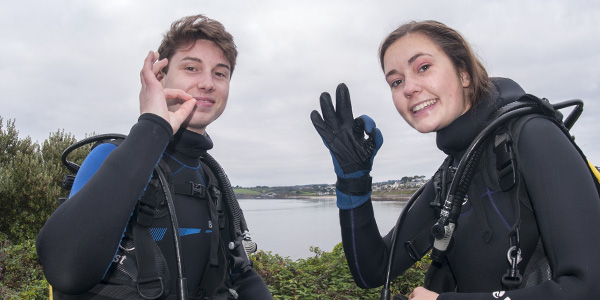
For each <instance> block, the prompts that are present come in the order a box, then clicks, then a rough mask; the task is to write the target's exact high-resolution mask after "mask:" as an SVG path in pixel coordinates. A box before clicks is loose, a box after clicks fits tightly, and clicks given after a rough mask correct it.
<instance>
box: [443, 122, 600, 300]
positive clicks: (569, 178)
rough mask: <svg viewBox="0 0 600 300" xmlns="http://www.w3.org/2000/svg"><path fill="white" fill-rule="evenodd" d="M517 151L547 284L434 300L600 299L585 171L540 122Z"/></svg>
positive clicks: (598, 244)
mask: <svg viewBox="0 0 600 300" xmlns="http://www.w3.org/2000/svg"><path fill="white" fill-rule="evenodd" d="M517 147H518V155H519V162H520V167H521V170H522V174H523V177H524V180H525V184H526V186H527V191H528V193H529V196H530V199H531V202H532V205H533V207H534V212H535V215H536V220H537V223H538V228H539V232H540V236H541V239H542V242H543V245H544V249H545V251H546V254H547V257H548V261H549V264H550V267H551V269H552V273H553V274H552V280H549V281H546V282H544V283H542V284H540V285H537V286H534V287H530V288H525V289H519V290H512V291H506V292H500V293H496V295H495V296H496V297H494V295H493V294H492V291H490V292H489V293H475V294H457V293H448V294H442V295H440V297H439V298H438V299H439V300H447V299H490V300H492V299H511V300H520V299H523V300H525V299H527V300H532V299H533V300H535V299H540V300H542V299H600V285H599V284H598V282H600V256H599V255H597V253H596V252H597V251H598V249H600V239H598V238H597V236H598V232H597V229H598V228H600V218H598V216H599V215H600V199H599V196H598V192H597V190H596V187H595V185H594V182H593V178H592V176H590V172H589V169H588V166H587V165H586V163H585V162H584V160H583V159H581V156H580V155H579V153H578V152H577V150H576V149H575V147H574V146H573V145H572V144H571V142H570V141H569V140H568V138H567V137H566V136H565V135H564V134H563V133H562V132H561V131H560V129H559V128H558V127H557V126H556V125H554V124H553V123H552V122H551V121H549V120H546V119H543V118H533V119H531V120H530V121H528V122H527V123H526V124H525V126H524V127H523V131H522V132H521V136H520V138H519V141H518V144H517ZM500 294H502V296H501V297H499V295H500Z"/></svg>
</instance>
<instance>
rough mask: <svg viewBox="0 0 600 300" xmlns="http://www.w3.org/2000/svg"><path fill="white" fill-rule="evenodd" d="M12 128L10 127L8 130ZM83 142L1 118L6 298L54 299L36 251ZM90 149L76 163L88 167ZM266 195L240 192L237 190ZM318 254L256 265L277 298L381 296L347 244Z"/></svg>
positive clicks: (0, 219) (1, 258)
mask: <svg viewBox="0 0 600 300" xmlns="http://www.w3.org/2000/svg"><path fill="white" fill-rule="evenodd" d="M4 124H6V125H4ZM74 142H75V138H74V137H73V136H72V135H71V134H68V133H64V131H57V132H55V133H52V134H51V135H50V137H49V138H48V139H47V140H46V141H44V142H43V143H42V144H37V143H34V142H32V141H31V139H30V138H29V137H26V138H23V139H20V138H19V136H18V131H17V130H16V128H15V121H14V120H13V121H11V120H8V121H7V122H6V123H5V122H4V121H3V119H2V117H0V212H2V213H0V300H5V299H48V294H49V293H48V283H47V282H46V280H45V278H44V275H43V272H42V269H41V266H40V265H39V262H38V258H37V253H36V250H35V237H36V235H37V233H38V231H39V230H40V228H41V227H42V226H43V224H44V222H45V220H46V219H48V217H49V216H50V215H51V214H52V212H53V211H54V210H55V209H56V207H57V206H58V199H59V198H60V197H64V196H65V194H66V191H64V190H62V189H61V184H62V178H63V176H64V175H65V174H66V173H67V170H66V168H65V167H64V166H63V165H62V163H61V154H62V151H63V150H64V149H65V148H66V147H68V146H69V145H71V144H73V143H74ZM87 153H89V148H87V149H86V148H84V149H79V150H77V151H75V152H73V153H72V154H71V155H70V156H69V160H71V161H73V162H75V163H77V164H81V162H82V161H83V158H84V157H85V155H86V154H87ZM257 189H261V190H260V193H269V192H270V191H271V192H272V191H278V192H281V191H288V192H289V193H290V194H295V195H316V194H317V192H319V191H321V192H322V191H323V190H325V189H326V185H320V186H317V187H313V188H312V190H310V189H304V188H291V189H289V188H285V187H280V188H269V187H257ZM238 192H240V193H259V192H258V191H256V190H255V189H242V188H240V187H236V193H238ZM312 251H313V253H314V256H312V257H310V258H307V259H299V260H297V261H292V260H290V259H289V258H284V257H281V256H279V255H277V254H271V253H270V252H258V253H256V254H255V255H253V260H254V262H255V267H256V269H257V271H258V272H259V273H260V274H261V275H262V276H263V278H264V279H265V281H266V282H267V284H268V285H269V287H270V289H271V291H272V293H273V295H274V297H275V298H276V299H374V298H377V297H378V296H377V295H379V290H380V289H372V290H363V289H360V288H358V287H357V286H356V285H355V284H354V281H353V280H352V277H351V275H350V271H349V269H348V266H347V263H346V259H345V257H344V255H343V250H342V248H341V245H338V246H336V247H335V248H334V249H333V251H332V252H323V251H321V250H320V249H318V248H314V249H312ZM427 266H428V262H427V261H425V262H423V263H418V264H416V265H415V267H414V268H413V269H411V270H409V271H408V272H406V273H405V275H404V276H403V277H400V278H398V279H396V280H395V281H394V283H393V284H392V292H393V293H403V294H406V293H408V292H409V291H410V290H411V289H412V288H413V287H414V286H417V285H420V284H422V279H423V273H424V270H426V268H427Z"/></svg>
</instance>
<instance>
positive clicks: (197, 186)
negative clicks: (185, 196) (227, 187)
mask: <svg viewBox="0 0 600 300" xmlns="http://www.w3.org/2000/svg"><path fill="white" fill-rule="evenodd" d="M188 183H189V184H190V188H191V189H190V195H192V196H194V197H198V198H204V195H205V193H206V188H204V185H203V184H202V183H196V182H191V181H189V182H188Z"/></svg>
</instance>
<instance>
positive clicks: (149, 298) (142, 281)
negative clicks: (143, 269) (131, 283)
mask: <svg viewBox="0 0 600 300" xmlns="http://www.w3.org/2000/svg"><path fill="white" fill-rule="evenodd" d="M153 282H158V283H160V290H159V292H158V293H156V294H153V295H146V294H144V293H142V289H144V288H140V285H142V284H144V285H146V284H151V283H153ZM136 287H137V291H138V294H139V295H140V296H141V297H142V298H144V299H147V300H151V299H157V298H158V297H160V296H162V295H163V293H164V292H165V285H164V283H163V278H162V277H160V276H159V277H156V278H152V279H144V280H138V282H137V283H136ZM148 289H150V290H152V289H156V287H154V286H151V287H149V288H148Z"/></svg>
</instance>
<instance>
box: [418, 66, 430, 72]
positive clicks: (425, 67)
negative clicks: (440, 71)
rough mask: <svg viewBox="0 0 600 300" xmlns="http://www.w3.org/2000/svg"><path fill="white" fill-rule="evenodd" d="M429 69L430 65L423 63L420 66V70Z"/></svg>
mask: <svg viewBox="0 0 600 300" xmlns="http://www.w3.org/2000/svg"><path fill="white" fill-rule="evenodd" d="M428 69H429V65H423V66H421V67H420V68H419V72H425V71H427V70H428Z"/></svg>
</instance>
